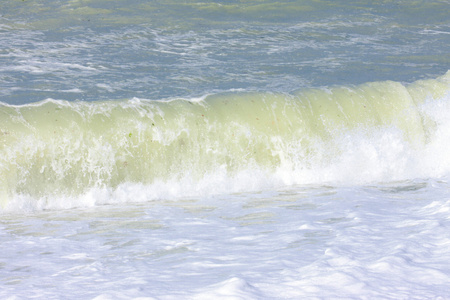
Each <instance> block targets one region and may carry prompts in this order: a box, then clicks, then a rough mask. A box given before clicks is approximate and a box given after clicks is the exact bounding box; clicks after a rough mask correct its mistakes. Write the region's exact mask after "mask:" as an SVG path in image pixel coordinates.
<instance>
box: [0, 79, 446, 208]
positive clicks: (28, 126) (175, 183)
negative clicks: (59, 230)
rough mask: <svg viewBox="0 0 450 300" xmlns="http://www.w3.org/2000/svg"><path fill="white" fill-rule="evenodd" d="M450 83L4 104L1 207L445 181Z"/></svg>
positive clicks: (0, 133) (0, 151)
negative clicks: (134, 195) (126, 192)
mask: <svg viewBox="0 0 450 300" xmlns="http://www.w3.org/2000/svg"><path fill="white" fill-rule="evenodd" d="M449 83H450V72H447V73H446V74H445V75H443V76H442V77H439V78H437V79H430V80H422V81H417V82H414V83H412V84H409V85H407V86H405V85H403V84H401V83H398V82H392V81H386V82H373V83H367V84H363V85H359V86H342V87H333V88H328V89H310V90H302V91H297V92H294V93H290V94H287V93H268V92H265V93H262V92H259V93H257V92H252V93H250V92H235V93H224V94H216V95H209V96H205V97H203V98H200V99H194V100H193V101H190V100H186V99H173V100H170V101H150V100H141V99H131V100H124V101H109V102H89V103H88V102H68V101H61V100H52V99H48V100H45V101H42V102H38V103H33V104H27V105H20V106H14V105H7V104H1V105H0V115H1V118H0V174H1V177H0V199H1V203H2V205H3V207H4V208H5V207H11V205H12V206H14V205H15V204H12V203H15V202H17V203H19V202H20V203H22V204H21V205H24V204H23V203H33V201H34V202H35V203H41V204H39V205H38V204H36V205H37V206H39V207H44V208H45V207H54V206H58V205H55V204H54V200H49V199H56V198H58V197H59V199H62V198H66V199H69V198H70V199H81V198H80V195H84V196H85V198H86V197H87V198H89V197H90V196H89V195H90V193H91V194H92V193H93V191H97V192H95V193H98V191H103V192H101V193H103V194H105V193H106V194H107V195H108V196H99V195H98V194H97V196H96V197H99V199H103V198H106V199H103V200H99V199H97V200H95V201H94V204H95V203H103V202H108V201H120V200H118V197H119V196H118V195H119V194H120V191H121V190H123V189H126V187H131V186H132V187H134V188H136V189H137V190H140V191H141V192H142V193H144V195H145V197H143V198H145V199H141V198H142V197H140V198H139V197H138V198H139V199H141V200H143V201H147V200H152V199H157V198H164V197H179V196H185V195H192V196H195V195H204V194H208V193H211V194H214V193H223V192H225V193H226V192H237V191H245V190H249V189H261V188H264V187H267V186H280V185H284V184H324V183H329V182H332V183H333V182H334V183H343V184H355V183H356V184H358V183H364V182H371V181H390V180H402V179H410V178H416V177H423V176H425V177H433V176H443V175H446V174H447V173H448V171H449V170H450V161H449V160H448V159H447V158H446V155H445V153H443V150H442V149H446V147H447V146H448V144H449V140H450V134H449V132H448V129H447V128H450V127H449V126H448V125H450V124H448V123H449V121H448V117H447V116H448V113H449V112H450V106H449V104H448V102H449V87H450V84H449ZM138 187H139V188H138ZM101 193H100V194H101ZM130 193H131V192H130ZM91 196H92V195H91ZM108 197H109V198H111V199H110V200H107V199H108ZM119 198H120V197H119ZM14 199H15V200H14ZM20 199H21V200H20ZM24 199H34V200H27V201H25V200H24ZM114 199H115V200H114ZM77 201H79V202H80V203H81V202H82V201H81V200H73V201H69V202H71V203H72V204H71V205H69V206H72V205H75V206H76V205H77V204H76V202H77ZM127 201H128V200H127ZM130 201H133V200H130ZM139 201H140V200H139ZM17 203H16V204H17ZM43 203H46V204H43ZM87 203H91V204H92V203H93V202H92V201H91V202H89V201H88V202H86V203H85V204H81V205H88V204H87ZM62 206H64V205H62Z"/></svg>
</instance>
